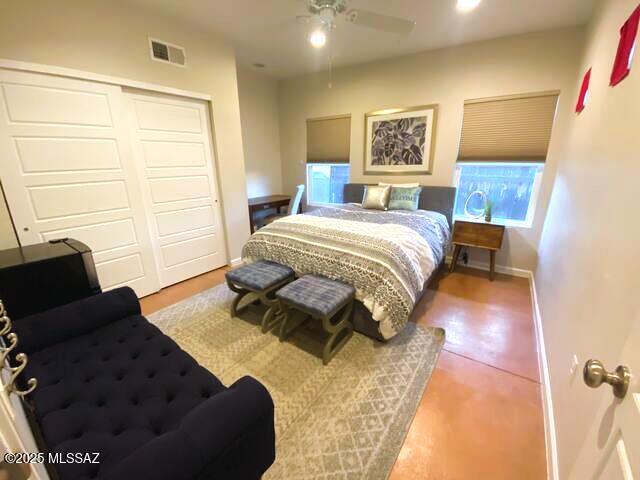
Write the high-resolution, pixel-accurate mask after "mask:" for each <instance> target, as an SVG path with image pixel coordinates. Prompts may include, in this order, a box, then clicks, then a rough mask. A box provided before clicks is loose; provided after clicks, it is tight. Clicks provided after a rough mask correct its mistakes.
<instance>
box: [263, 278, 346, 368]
mask: <svg viewBox="0 0 640 480" xmlns="http://www.w3.org/2000/svg"><path fill="white" fill-rule="evenodd" d="M355 293H356V291H355V289H354V288H353V287H352V286H351V285H347V284H346V283H342V282H338V281H336V280H331V279H328V278H325V277H322V276H320V275H305V276H303V277H302V278H299V279H298V280H295V281H293V282H291V283H289V284H287V285H285V286H284V287H282V288H281V289H279V290H278V291H277V292H276V298H277V299H278V300H279V301H280V303H281V308H282V312H283V316H284V319H283V321H282V323H281V325H280V341H284V340H285V339H286V338H287V337H288V336H289V334H290V333H291V332H292V331H293V330H295V329H296V328H297V327H298V326H299V325H300V324H302V323H303V322H304V321H305V320H307V319H308V318H309V317H311V318H315V319H318V320H321V321H322V327H323V328H324V330H325V331H326V332H327V333H329V338H328V339H327V342H326V343H325V346H324V350H323V352H322V362H323V363H324V365H326V364H327V363H329V361H330V360H331V359H332V358H333V357H334V356H335V354H336V353H338V352H339V351H340V350H341V349H342V347H344V345H345V344H346V343H347V342H348V341H349V339H350V338H351V336H352V335H353V324H352V323H351V312H352V310H353V300H354V298H355ZM295 310H299V311H301V312H303V313H305V314H306V316H303V317H300V316H298V318H297V320H296V319H294V315H292V313H293V311H295ZM334 320H335V321H334Z"/></svg>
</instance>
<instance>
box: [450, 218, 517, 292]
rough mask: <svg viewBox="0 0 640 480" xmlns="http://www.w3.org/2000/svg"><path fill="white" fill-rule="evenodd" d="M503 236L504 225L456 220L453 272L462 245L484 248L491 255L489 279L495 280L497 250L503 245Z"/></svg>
mask: <svg viewBox="0 0 640 480" xmlns="http://www.w3.org/2000/svg"><path fill="white" fill-rule="evenodd" d="M503 237H504V225H496V224H494V223H480V222H463V221H460V220H456V222H455V223H454V225H453V239H452V243H453V245H454V248H453V258H452V260H451V267H450V269H449V271H451V272H453V269H454V268H456V264H457V263H458V257H459V256H460V250H461V249H462V247H475V248H484V249H485V250H489V255H490V257H491V269H490V271H489V279H490V280H493V276H494V273H495V268H496V252H497V251H498V250H500V247H502V238H503Z"/></svg>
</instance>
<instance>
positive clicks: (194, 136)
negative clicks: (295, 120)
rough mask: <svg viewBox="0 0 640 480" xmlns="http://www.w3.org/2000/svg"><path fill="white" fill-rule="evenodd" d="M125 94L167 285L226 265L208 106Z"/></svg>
mask: <svg viewBox="0 0 640 480" xmlns="http://www.w3.org/2000/svg"><path fill="white" fill-rule="evenodd" d="M125 95H126V97H127V107H128V111H129V119H130V125H131V128H130V131H131V132H132V136H133V140H132V141H133V151H134V158H135V160H136V163H137V167H138V175H139V177H140V178H141V179H142V183H143V186H142V192H143V196H144V200H145V205H146V211H147V214H148V217H150V233H151V238H152V242H153V244H154V248H155V252H156V264H157V268H158V274H159V277H160V283H161V285H162V286H163V287H164V286H167V285H171V284H173V283H176V282H180V281H182V280H185V279H187V278H190V277H193V276H195V275H200V274H202V273H204V272H208V271H210V270H213V269H215V268H219V267H221V266H223V265H225V264H226V252H225V243H224V234H223V231H222V226H221V224H222V222H221V212H220V205H219V202H218V194H217V183H216V171H215V162H214V159H213V149H212V145H211V138H212V136H211V126H210V124H209V114H208V106H207V104H206V103H205V102H201V101H197V100H186V99H178V98H174V97H169V96H164V95H154V94H139V93H127V92H125Z"/></svg>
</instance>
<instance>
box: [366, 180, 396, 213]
mask: <svg viewBox="0 0 640 480" xmlns="http://www.w3.org/2000/svg"><path fill="white" fill-rule="evenodd" d="M390 193H391V186H390V185H387V186H385V187H380V186H376V185H367V186H366V187H364V198H363V200H362V206H363V207H364V208H373V209H375V210H386V209H387V204H388V203H389V194H390Z"/></svg>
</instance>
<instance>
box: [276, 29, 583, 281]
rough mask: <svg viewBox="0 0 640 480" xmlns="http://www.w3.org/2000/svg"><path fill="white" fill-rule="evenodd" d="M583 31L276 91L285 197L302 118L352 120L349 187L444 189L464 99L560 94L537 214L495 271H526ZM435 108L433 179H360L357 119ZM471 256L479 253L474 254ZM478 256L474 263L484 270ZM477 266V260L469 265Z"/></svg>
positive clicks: (293, 83)
mask: <svg viewBox="0 0 640 480" xmlns="http://www.w3.org/2000/svg"><path fill="white" fill-rule="evenodd" d="M582 39H583V29H580V28H571V29H563V30H555V31H548V32H540V33H534V34H527V35H519V36H514V37H506V38H500V39H496V40H490V41H485V42H479V43H474V44H468V45H463V46H460V47H453V48H446V49H442V50H436V51H428V52H423V53H419V54H415V55H409V56H405V57H399V58H395V59H390V60H384V61H378V62H375V63H369V64H364V65H356V66H352V67H346V68H341V69H338V70H336V71H335V72H334V77H333V88H331V89H329V88H328V87H327V82H328V75H327V73H326V72H323V73H321V74H314V75H306V76H301V77H295V78H291V79H286V80H283V81H281V82H280V84H279V96H280V97H279V98H280V101H279V109H280V137H281V142H280V144H281V151H282V162H283V175H284V178H283V182H284V188H285V190H292V189H293V187H294V186H295V185H296V184H298V183H300V182H303V181H304V161H305V156H306V135H305V120H306V119H307V118H313V117H323V116H329V115H336V114H346V113H350V114H351V115H352V121H351V181H353V182H377V181H379V180H387V181H389V180H390V179H393V180H394V181H419V182H421V183H422V184H425V185H452V183H453V176H454V171H455V164H456V158H457V154H458V145H459V140H460V131H461V128H462V116H463V106H464V100H465V99H472V98H482V97H492V96H497V95H507V94H516V93H526V92H536V91H546V90H560V91H561V95H560V104H559V111H560V112H562V113H565V115H562V116H561V117H559V119H560V120H559V121H558V122H557V123H556V125H555V128H554V132H553V135H552V139H551V146H550V149H549V158H548V162H547V168H546V171H545V174H544V179H543V184H542V188H541V193H540V201H539V203H538V210H537V212H536V215H535V219H534V223H533V227H532V228H528V229H527V228H509V229H508V231H507V235H506V239H505V245H504V247H503V249H502V250H501V251H500V252H499V253H498V258H497V263H498V264H499V265H505V266H511V267H517V268H523V269H527V270H532V269H533V268H534V267H535V265H536V261H537V246H538V241H539V237H540V233H541V231H542V224H543V221H544V216H545V212H546V207H547V203H548V199H549V195H550V192H551V187H552V184H553V178H554V170H555V162H556V156H557V144H558V140H559V139H560V138H562V136H563V135H564V130H565V125H564V123H565V122H566V120H564V119H566V117H567V116H566V112H568V111H570V109H571V108H572V107H573V104H574V98H573V87H574V84H575V77H576V71H577V64H578V60H579V54H580V49H581V45H582ZM432 103H437V104H439V117H438V125H437V132H436V145H435V159H434V170H433V174H432V175H429V176H425V175H423V176H402V177H397V176H394V177H386V178H385V177H383V176H365V175H363V148H364V114H365V113H366V112H370V111H374V110H379V109H383V108H393V107H408V106H414V105H426V104H432ZM474 253H475V254H476V255H477V253H478V252H474ZM486 257H487V255H486V252H482V256H480V257H479V259H480V260H482V261H483V262H487V258H486ZM476 258H478V257H476Z"/></svg>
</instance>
